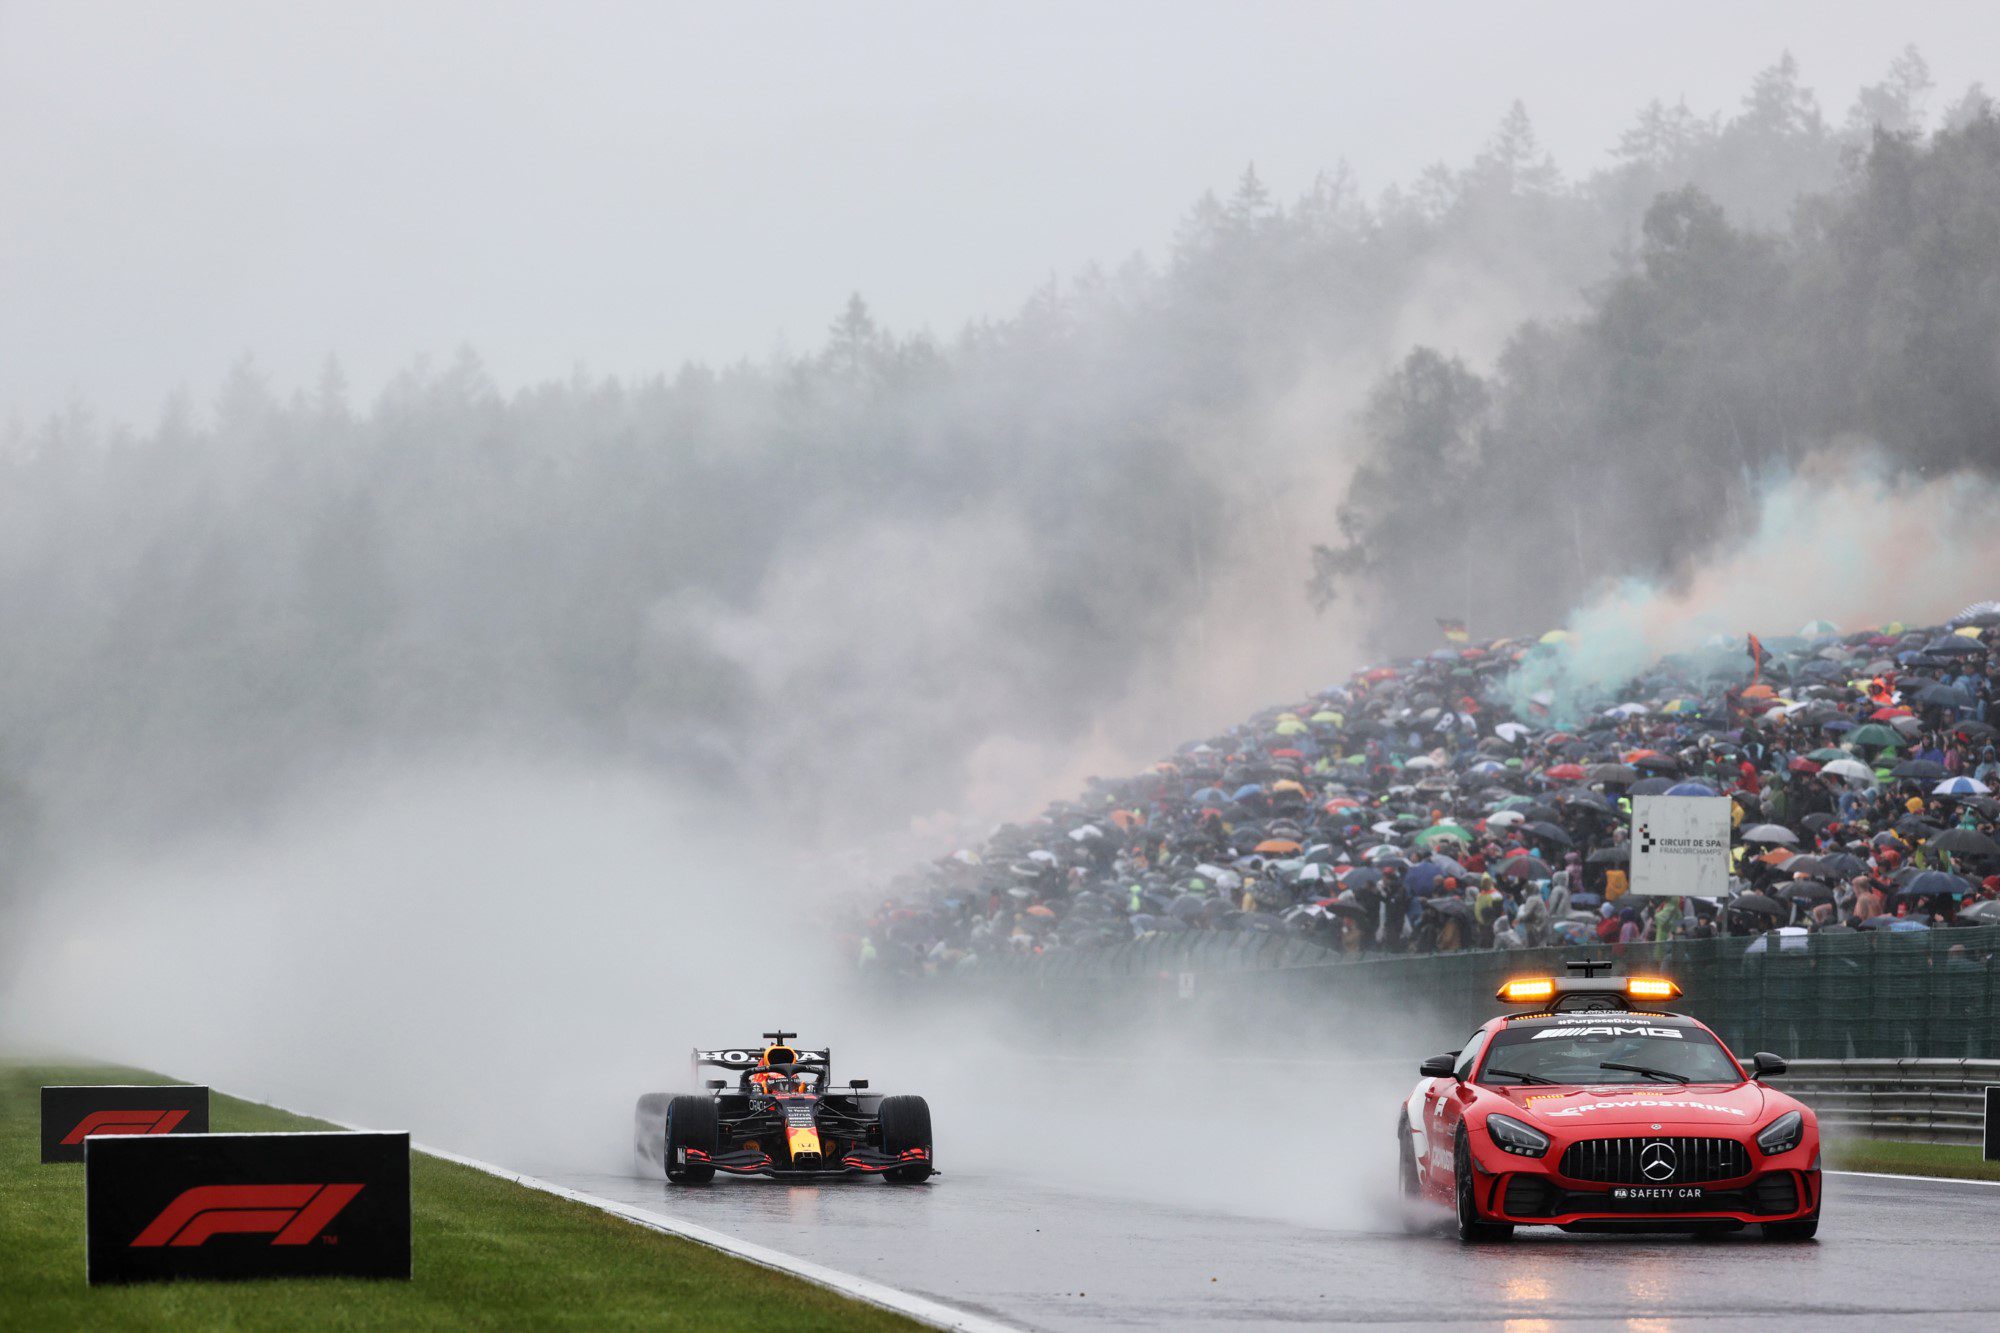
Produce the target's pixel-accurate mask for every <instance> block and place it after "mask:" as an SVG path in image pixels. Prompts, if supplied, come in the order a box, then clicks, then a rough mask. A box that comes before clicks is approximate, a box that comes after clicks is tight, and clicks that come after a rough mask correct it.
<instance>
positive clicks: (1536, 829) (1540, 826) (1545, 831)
mask: <svg viewBox="0 0 2000 1333" xmlns="http://www.w3.org/2000/svg"><path fill="white" fill-rule="evenodd" d="M1521 834H1522V836H1523V837H1529V838H1538V839H1540V840H1541V841H1543V842H1552V843H1555V844H1556V845H1557V846H1558V847H1570V846H1574V845H1575V843H1576V839H1574V838H1572V837H1570V836H1569V834H1567V833H1565V832H1564V831H1563V830H1562V829H1560V828H1558V827H1557V826H1556V825H1554V824H1551V823H1549V822H1548V821H1546V820H1539V819H1538V820H1536V821H1535V822H1534V823H1532V824H1523V825H1521Z"/></svg>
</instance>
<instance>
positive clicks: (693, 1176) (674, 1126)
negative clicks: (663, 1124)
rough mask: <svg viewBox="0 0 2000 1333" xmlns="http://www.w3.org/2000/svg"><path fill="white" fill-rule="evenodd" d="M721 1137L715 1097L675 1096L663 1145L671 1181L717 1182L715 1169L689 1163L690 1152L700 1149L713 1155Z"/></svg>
mask: <svg viewBox="0 0 2000 1333" xmlns="http://www.w3.org/2000/svg"><path fill="white" fill-rule="evenodd" d="M719 1137H720V1131H719V1129H718V1127H717V1125H716V1120H715V1102H714V1100H713V1099H712V1098H709V1097H676V1098H674V1099H673V1100H672V1101H670V1102H668V1103H667V1133H666V1142H665V1144H664V1145H663V1156H664V1157H665V1158H666V1163H667V1180H668V1182H669V1183H671V1184H675V1185H706V1184H707V1183H708V1182H709V1181H711V1180H713V1179H715V1168H714V1167H712V1166H709V1165H708V1164H707V1163H705V1162H689V1161H688V1160H687V1150H688V1149H689V1148H699V1149H701V1150H702V1151H703V1152H708V1153H712V1152H714V1151H715V1146H716V1141H717V1139H718V1138H719Z"/></svg>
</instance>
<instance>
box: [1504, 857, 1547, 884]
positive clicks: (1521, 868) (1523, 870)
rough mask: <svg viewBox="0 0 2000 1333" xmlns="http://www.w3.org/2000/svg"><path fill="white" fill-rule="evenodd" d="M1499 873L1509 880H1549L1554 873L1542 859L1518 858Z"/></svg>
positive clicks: (1508, 863)
mask: <svg viewBox="0 0 2000 1333" xmlns="http://www.w3.org/2000/svg"><path fill="white" fill-rule="evenodd" d="M1499 873H1500V874H1502V875H1505V876H1506V877H1507V878H1509V879H1547V878H1548V877H1549V876H1550V875H1551V874H1553V873H1554V872H1553V871H1551V870H1550V869H1549V867H1548V865H1547V863H1546V862H1544V861H1543V860H1542V859H1541V858H1540V857H1535V856H1517V857H1515V858H1514V859H1513V860H1511V861H1509V862H1507V863H1506V864H1505V865H1503V866H1501V867H1500V870H1499Z"/></svg>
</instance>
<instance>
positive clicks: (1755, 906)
mask: <svg viewBox="0 0 2000 1333" xmlns="http://www.w3.org/2000/svg"><path fill="white" fill-rule="evenodd" d="M1729 906H1730V908H1731V909H1732V910H1735V911H1740V912H1762V913H1764V914H1765V915H1766V916H1783V915H1785V905H1784V904H1783V903H1781V902H1778V901H1777V900H1776V899H1773V898H1766V897H1765V896H1764V895H1763V894H1761V893H1739V894H1737V895H1736V896H1735V897H1734V898H1731V899H1730V900H1729Z"/></svg>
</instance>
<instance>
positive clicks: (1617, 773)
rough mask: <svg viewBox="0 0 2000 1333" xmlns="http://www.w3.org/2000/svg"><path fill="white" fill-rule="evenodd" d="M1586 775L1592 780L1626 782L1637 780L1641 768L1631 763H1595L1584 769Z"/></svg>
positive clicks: (1615, 782)
mask: <svg viewBox="0 0 2000 1333" xmlns="http://www.w3.org/2000/svg"><path fill="white" fill-rule="evenodd" d="M1583 775H1584V777H1586V778H1588V779H1589V780H1590V781H1592V782H1605V783H1614V784H1624V783H1628V782H1637V781H1638V780H1639V770H1638V769H1636V768H1634V767H1632V766H1631V765H1630V764H1593V765H1591V766H1590V767H1589V768H1588V769H1585V770H1584V774H1583Z"/></svg>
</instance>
